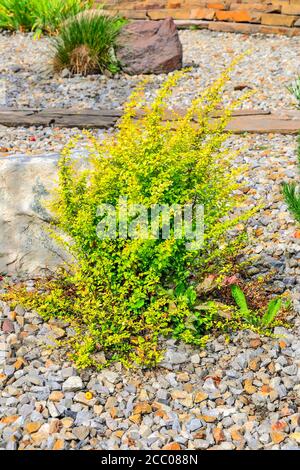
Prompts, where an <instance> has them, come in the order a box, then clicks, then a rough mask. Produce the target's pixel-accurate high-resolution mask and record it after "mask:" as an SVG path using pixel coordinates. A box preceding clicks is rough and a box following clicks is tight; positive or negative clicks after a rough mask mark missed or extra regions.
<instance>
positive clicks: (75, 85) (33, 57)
mask: <svg viewBox="0 0 300 470" xmlns="http://www.w3.org/2000/svg"><path fill="white" fill-rule="evenodd" d="M180 37H181V40H182V43H183V49H184V64H185V65H192V64H193V68H192V71H191V72H190V78H189V79H188V80H185V81H184V82H183V83H181V85H180V86H179V87H178V90H177V93H175V95H174V98H173V103H174V104H178V103H179V105H180V106H184V105H187V104H188V103H189V101H190V99H191V97H193V96H194V95H195V93H196V91H197V90H201V89H202V88H203V87H204V86H206V85H207V84H208V83H210V82H211V81H212V80H213V79H215V78H216V77H217V76H218V74H219V73H220V72H221V71H222V69H223V68H224V67H225V66H226V65H228V64H229V63H230V62H231V60H232V59H233V58H234V57H236V56H237V55H239V54H241V53H242V52H245V51H249V54H248V55H247V56H246V57H244V58H243V60H242V62H241V63H240V64H239V65H238V66H237V67H236V69H235V71H234V73H233V78H232V81H231V82H230V83H229V84H228V86H227V89H226V92H225V93H224V101H225V103H226V102H228V101H230V100H231V99H233V98H237V97H238V96H240V94H241V93H243V92H242V91H240V90H236V89H235V88H239V87H244V86H246V88H245V90H251V91H253V95H252V96H251V97H250V98H249V99H248V100H247V101H245V102H244V103H243V107H245V108H249V107H250V108H259V109H264V110H265V109H271V110H276V109H279V108H291V107H292V105H293V104H294V100H293V97H292V96H291V95H290V93H289V92H288V91H287V89H286V87H287V86H288V85H290V84H291V82H292V81H293V80H294V79H295V77H296V76H297V75H298V73H299V72H300V61H299V46H300V38H299V37H295V38H287V37H285V36H261V35H255V36H244V35H240V34H236V35H235V34H228V33H216V32H211V31H181V32H180ZM49 51H51V48H50V47H49V39H47V38H42V39H39V40H33V39H32V36H31V35H24V34H16V35H14V36H11V35H1V36H0V80H1V85H2V88H3V87H5V89H6V94H4V98H5V99H3V100H2V101H3V103H2V104H3V105H7V106H14V107H19V108H40V107H41V108H45V107H76V108H93V109H97V108H101V107H104V108H105V107H108V108H113V109H116V108H120V107H121V106H122V104H123V103H124V101H125V100H126V98H127V97H128V96H129V95H130V93H131V91H132V90H133V88H134V86H135V85H136V83H137V82H138V81H139V79H140V77H129V76H127V75H124V74H123V75H120V76H119V77H117V78H114V79H112V78H108V77H106V76H104V75H103V76H101V75H98V76H91V77H86V78H82V77H78V76H74V77H71V78H67V77H66V78H63V77H62V76H54V77H53V76H51V66H50V65H51V58H50V52H49ZM163 79H164V77H163V76H155V77H154V81H153V83H152V84H151V85H149V89H148V94H147V96H151V95H153V90H154V89H156V87H157V85H158V84H159V83H161V82H162V81H163ZM245 90H244V91H245ZM2 95H3V93H2ZM76 132H78V131H77V130H76V129H72V130H60V129H55V128H54V129H53V128H38V129H36V128H30V129H25V128H18V129H3V128H1V129H0V155H1V153H2V154H5V153H7V152H9V153H19V152H22V153H26V152H29V153H32V152H35V153H36V152H40V151H42V150H46V151H55V150H60V149H61V147H62V146H63V145H64V143H65V142H66V140H67V139H68V137H69V136H71V135H73V134H74V133H76ZM32 138H33V139H35V140H34V141H32Z"/></svg>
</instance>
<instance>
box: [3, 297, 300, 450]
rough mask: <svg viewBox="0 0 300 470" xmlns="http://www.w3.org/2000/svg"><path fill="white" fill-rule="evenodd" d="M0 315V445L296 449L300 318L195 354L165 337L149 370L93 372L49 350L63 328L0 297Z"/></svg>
mask: <svg viewBox="0 0 300 470" xmlns="http://www.w3.org/2000/svg"><path fill="white" fill-rule="evenodd" d="M0 318H1V321H2V335H1V337H0V352H1V354H2V361H3V360H4V361H5V364H4V369H3V373H2V374H1V375H0V381H1V383H2V386H1V391H0V415H1V418H0V448H6V449H10V450H14V449H20V450H21V449H28V450H29V449H55V450H60V449H82V450H84V449H110V450H112V449H223V450H231V449H251V450H256V449H298V448H299V443H300V413H299V407H300V384H299V379H300V374H299V370H300V369H299V364H300V340H299V334H300V322H299V318H297V319H296V320H295V324H294V328H293V330H285V329H284V328H282V327H280V328H278V327H277V328H276V329H275V334H276V335H277V336H278V338H277V339H270V338H269V339H266V338H259V337H257V336H256V335H255V334H253V333H252V332H250V331H247V332H243V333H238V334H234V335H233V336H232V338H231V342H230V343H229V344H227V342H226V341H225V338H224V337H223V336H220V337H219V338H217V339H214V340H213V341H212V342H210V343H208V345H207V348H206V349H205V350H202V351H196V350H193V349H192V348H190V347H187V346H185V345H183V344H179V345H175V344H174V342H173V341H168V342H167V344H166V348H167V351H166V356H165V359H164V361H163V362H162V363H161V367H158V368H156V369H155V370H152V371H150V370H148V371H147V370H136V371H134V370H130V371H127V370H124V369H122V367H121V365H120V364H116V365H115V366H113V367H110V368H108V369H105V370H103V371H102V372H100V373H95V372H93V371H91V370H86V371H84V372H81V373H79V372H77V371H76V370H75V369H74V368H73V366H72V364H71V363H70V362H68V361H67V360H66V355H65V353H64V351H62V350H59V349H57V348H54V349H53V350H51V349H50V348H51V345H53V344H55V341H56V340H59V339H61V338H63V337H64V336H65V335H68V334H69V333H70V330H69V329H68V327H67V325H65V324H63V323H61V322H58V321H52V322H50V323H49V324H45V323H43V321H42V320H41V319H40V318H39V317H37V316H36V315H34V314H33V313H31V312H25V311H24V310H23V309H22V308H21V307H17V308H16V309H15V310H14V311H10V309H9V307H8V306H6V305H5V304H1V306H0ZM45 346H46V347H45ZM49 346H50V348H49ZM87 392H88V394H86V393H87Z"/></svg>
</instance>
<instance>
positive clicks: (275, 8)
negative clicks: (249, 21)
mask: <svg viewBox="0 0 300 470" xmlns="http://www.w3.org/2000/svg"><path fill="white" fill-rule="evenodd" d="M245 9H247V10H248V9H249V10H255V11H263V12H265V13H280V11H281V7H280V5H270V4H268V3H251V4H249V5H245V4H244V3H230V10H245Z"/></svg>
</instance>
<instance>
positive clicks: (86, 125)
mask: <svg viewBox="0 0 300 470" xmlns="http://www.w3.org/2000/svg"><path fill="white" fill-rule="evenodd" d="M174 112H175V113H177V115H183V114H184V113H185V109H183V108H175V109H174V110H167V111H166V113H165V120H172V121H174V122H175V123H176V119H177V118H176V114H174ZM141 114H143V111H139V112H138V115H139V116H140V115H141ZM121 115H122V110H120V109H116V110H108V109H98V110H93V109H72V108H70V109H65V108H48V109H41V110H39V109H13V108H0V124H2V125H4V126H7V127H19V126H22V127H30V126H37V127H38V126H47V127H49V126H54V127H67V128H71V127H77V128H79V129H109V128H111V127H113V126H114V125H115V124H116V122H117V121H118V119H119V118H120V117H121ZM220 115H221V110H220V112H218V111H217V112H216V113H214V115H213V116H212V117H216V118H217V117H218V116H220ZM195 121H196V118H195ZM228 129H229V130H231V131H232V132H235V133H244V132H251V133H278V134H296V133H298V132H299V131H300V111H298V110H280V111H279V112H278V113H271V112H270V111H264V110H251V109H249V110H248V109H246V110H244V109H242V110H237V111H235V112H234V113H233V116H232V119H231V121H230V123H229V125H228Z"/></svg>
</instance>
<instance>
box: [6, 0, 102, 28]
mask: <svg viewBox="0 0 300 470" xmlns="http://www.w3.org/2000/svg"><path fill="white" fill-rule="evenodd" d="M93 4H94V0H0V29H7V30H11V31H22V32H26V31H39V32H45V33H55V32H57V30H58V29H59V27H60V26H61V24H62V23H63V22H64V21H66V19H67V18H70V17H72V16H74V15H77V14H78V13H80V12H82V11H84V10H87V9H89V8H91V7H92V6H93Z"/></svg>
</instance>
